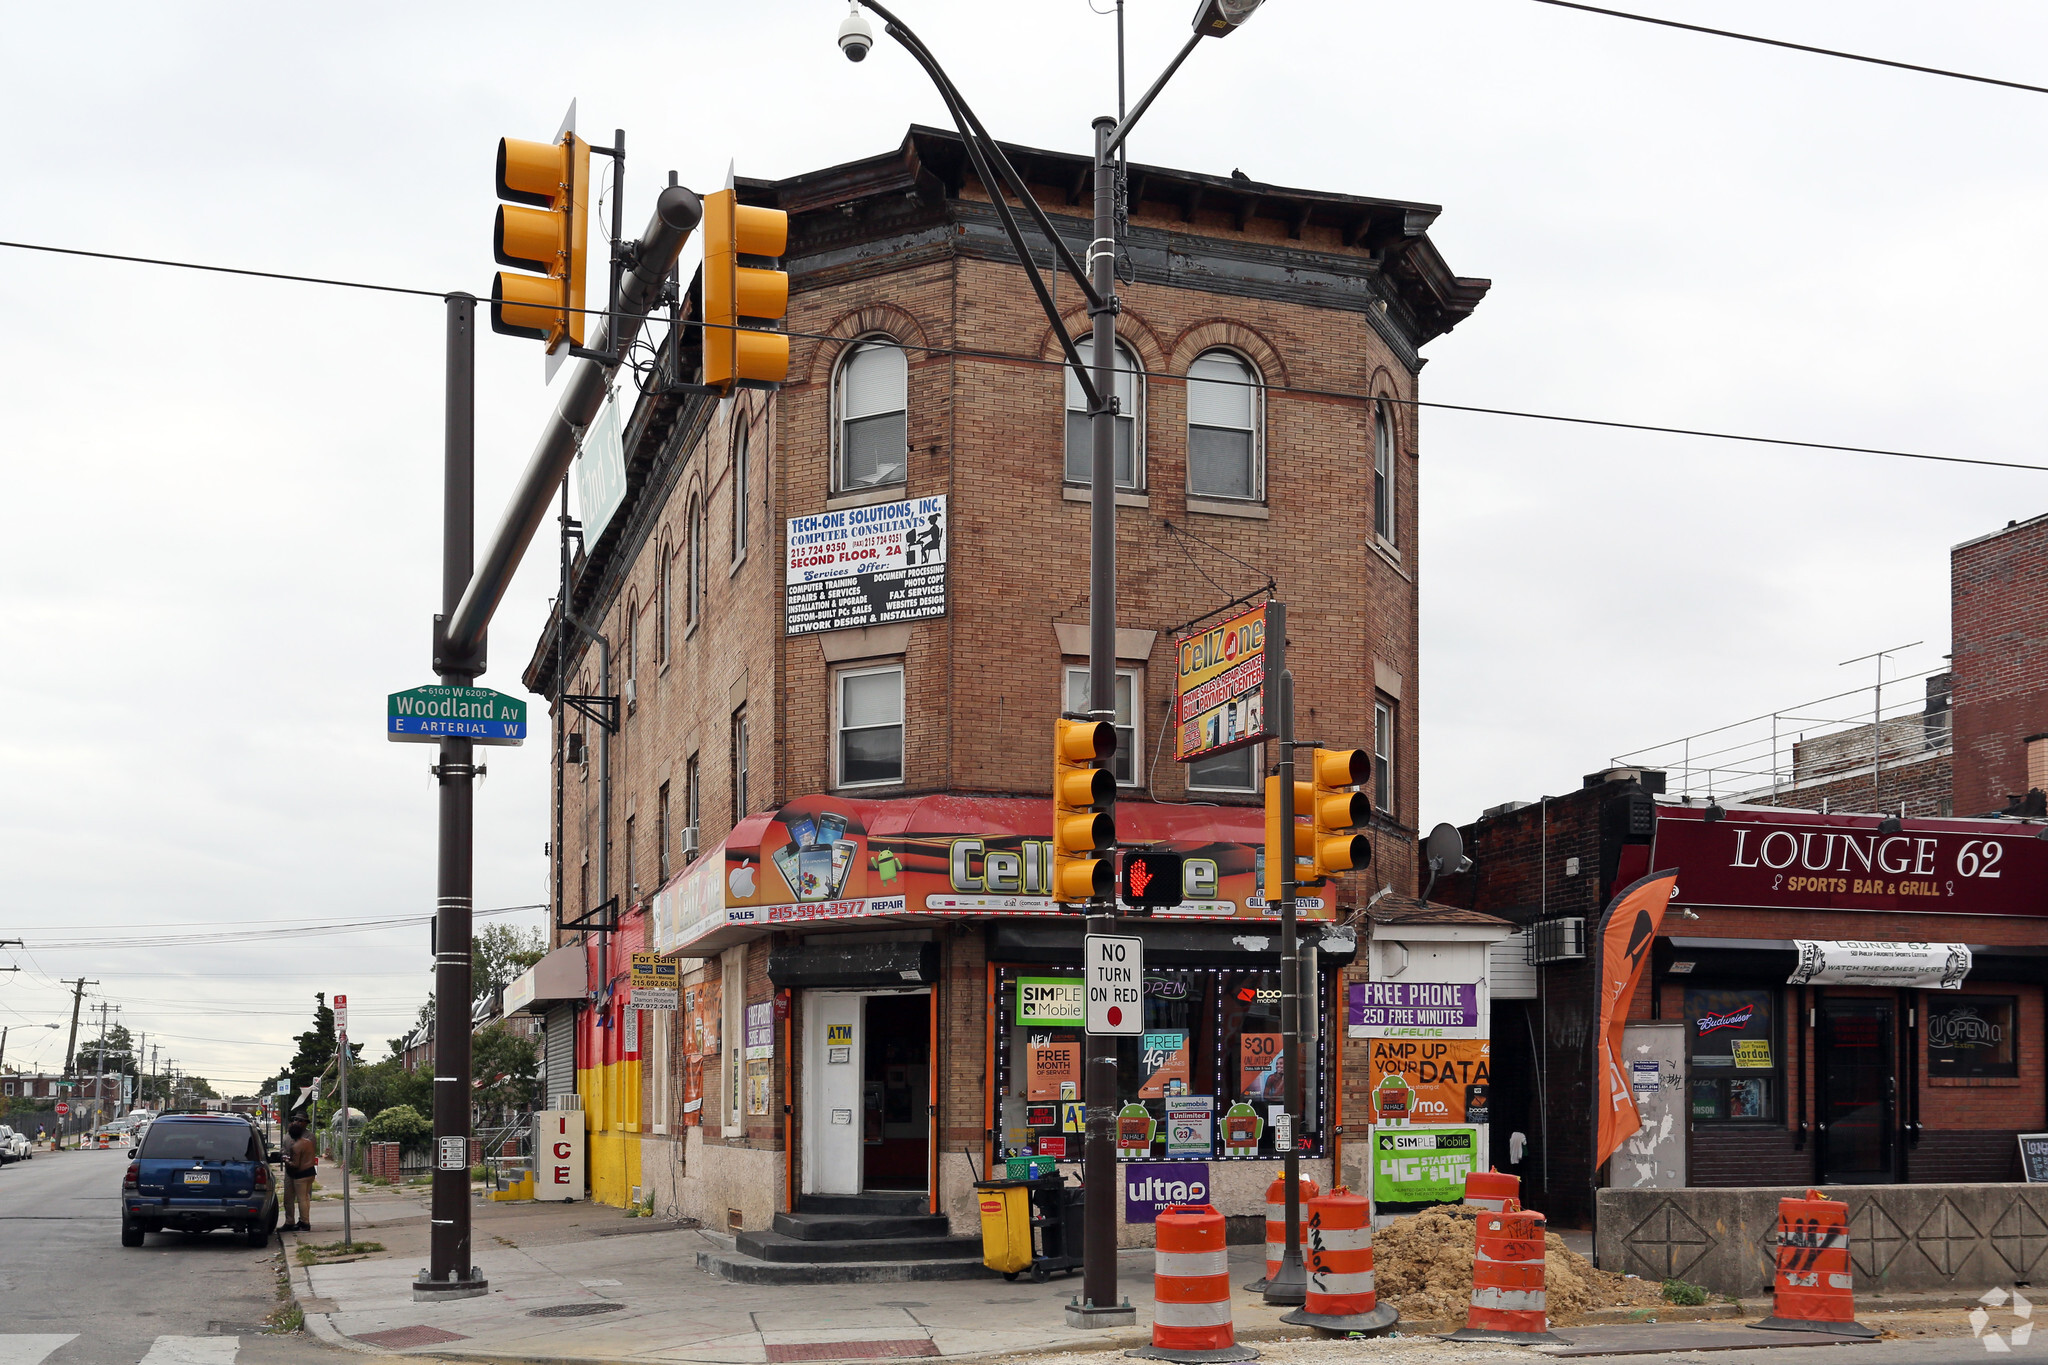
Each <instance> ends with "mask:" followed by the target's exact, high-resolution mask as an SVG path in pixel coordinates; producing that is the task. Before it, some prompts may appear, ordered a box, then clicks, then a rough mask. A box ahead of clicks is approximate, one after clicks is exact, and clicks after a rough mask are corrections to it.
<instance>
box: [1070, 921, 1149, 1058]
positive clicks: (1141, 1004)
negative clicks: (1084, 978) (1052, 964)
mask: <svg viewBox="0 0 2048 1365" xmlns="http://www.w3.org/2000/svg"><path fill="white" fill-rule="evenodd" d="M1082 959H1083V961H1084V962H1085V963H1086V965H1087V968H1088V1032H1090V1033H1092V1034H1110V1035H1113V1036H1129V1037H1132V1038H1136V1037H1139V1036H1141V1035H1142V1034H1143V1033H1144V1032H1145V941H1144V940H1143V939H1139V938H1123V937H1119V936H1117V935H1114V934H1089V935H1087V936H1086V937H1085V939H1084V940H1083V945H1082Z"/></svg>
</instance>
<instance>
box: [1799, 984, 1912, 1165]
mask: <svg viewBox="0 0 2048 1365" xmlns="http://www.w3.org/2000/svg"><path fill="white" fill-rule="evenodd" d="M1892 1019H1893V1012H1892V1002H1891V1001H1889V1000H1848V999H1832V1000H1823V1001H1821V1004H1820V1037H1819V1038H1818V1040H1817V1042H1818V1043H1819V1061H1820V1075H1819V1081H1820V1085H1819V1108H1820V1115H1819V1117H1820V1124H1821V1143H1820V1178H1821V1181H1822V1182H1823V1183H1825V1184H1836V1185H1883V1184H1886V1183H1889V1182H1890V1181H1892V1180H1893V1179H1894V1178H1895V1174H1894V1173H1895V1170H1896V1160H1897V1158H1896V1149H1895V1147H1894V1145H1893V1141H1892V1138H1893V1134H1894V1132H1895V1131H1896V1129H1897V1123H1896V1121H1895V1115H1894V1112H1893V1110H1894V1108H1895V1106H1896V1104H1897V1101H1898V1082H1897V1079H1896V1076H1895V1073H1894V1071H1893V1068H1892V1061H1893V1056H1894V1053H1895V1048H1894V1046H1893V1030H1892Z"/></svg>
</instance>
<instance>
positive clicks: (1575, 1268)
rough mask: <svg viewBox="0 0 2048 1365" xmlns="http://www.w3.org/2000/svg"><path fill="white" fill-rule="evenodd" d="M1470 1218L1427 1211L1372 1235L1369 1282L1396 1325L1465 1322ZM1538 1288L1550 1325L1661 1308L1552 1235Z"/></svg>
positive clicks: (1645, 1286)
mask: <svg viewBox="0 0 2048 1365" xmlns="http://www.w3.org/2000/svg"><path fill="white" fill-rule="evenodd" d="M1476 1234H1477V1222H1476V1220H1475V1218H1474V1215H1473V1212H1472V1211H1470V1210H1464V1209H1457V1208H1441V1209H1431V1210H1429V1211H1428V1212H1426V1213H1418V1214H1416V1215H1415V1216H1414V1217H1412V1218H1401V1219H1397V1220H1396V1221H1394V1222H1393V1223H1391V1224H1389V1225H1388V1226H1386V1227H1383V1228H1380V1229H1378V1230H1377V1231H1375V1232H1374V1233H1373V1236H1372V1245H1373V1278H1374V1281H1375V1288H1376V1290H1377V1291H1378V1294H1379V1297H1380V1301H1381V1302H1383V1303H1391V1304H1393V1305H1394V1306H1395V1307H1396V1308H1398V1309H1400V1310H1401V1316H1402V1317H1403V1318H1407V1319H1411V1320H1419V1319H1425V1318H1429V1319H1449V1320H1451V1321H1455V1322H1458V1323H1463V1322H1464V1321H1465V1314H1466V1311H1467V1310H1468V1309H1469V1308H1471V1306H1472V1246H1473V1242H1474V1240H1475V1238H1476ZM1543 1273H1544V1287H1545V1289H1546V1290H1547V1291H1548V1294H1549V1313H1550V1320H1551V1321H1552V1322H1553V1323H1569V1322H1573V1321H1576V1320H1577V1318H1578V1317H1579V1315H1580V1314H1582V1313H1585V1312H1586V1311H1587V1310H1589V1309H1593V1308H1618V1307H1644V1308H1651V1307H1655V1306H1656V1305H1658V1304H1660V1303H1662V1302H1663V1291H1662V1286H1660V1285H1655V1284H1652V1283H1650V1282H1649V1281H1648V1280H1631V1279H1626V1278H1624V1277H1622V1276H1620V1275H1614V1274H1610V1273H1608V1272H1607V1271H1604V1270H1596V1269H1594V1268H1593V1264H1592V1262H1590V1261H1588V1260H1587V1259H1586V1258H1585V1257H1583V1256H1581V1255H1579V1254H1578V1253H1577V1252H1575V1251H1571V1250H1569V1249H1567V1248H1566V1246H1565V1244H1564V1239H1563V1238H1562V1237H1559V1236H1558V1235H1557V1234H1556V1233H1554V1232H1553V1233H1551V1234H1549V1236H1548V1237H1546V1238H1545V1239H1544V1254H1543Z"/></svg>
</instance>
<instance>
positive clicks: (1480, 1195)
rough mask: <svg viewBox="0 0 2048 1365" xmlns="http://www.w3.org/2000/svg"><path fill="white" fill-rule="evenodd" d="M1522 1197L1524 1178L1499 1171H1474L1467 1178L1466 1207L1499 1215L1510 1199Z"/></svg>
mask: <svg viewBox="0 0 2048 1365" xmlns="http://www.w3.org/2000/svg"><path fill="white" fill-rule="evenodd" d="M1521 1197H1522V1177H1520V1176H1518V1175H1503V1174H1501V1173H1500V1172H1499V1171H1494V1170H1486V1171H1474V1172H1472V1174H1470V1175H1468V1176H1466V1177H1465V1207H1466V1208H1468V1209H1486V1210H1487V1211H1489V1212H1491V1213H1499V1212H1500V1211H1501V1210H1502V1209H1504V1208H1506V1207H1507V1201H1508V1200H1510V1199H1520V1198H1521Z"/></svg>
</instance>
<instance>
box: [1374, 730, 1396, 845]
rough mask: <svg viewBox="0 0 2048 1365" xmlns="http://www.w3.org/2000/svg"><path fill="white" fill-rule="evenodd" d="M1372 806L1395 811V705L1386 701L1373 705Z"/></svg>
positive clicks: (1383, 810) (1389, 812) (1385, 813)
mask: <svg viewBox="0 0 2048 1365" xmlns="http://www.w3.org/2000/svg"><path fill="white" fill-rule="evenodd" d="M1372 808H1373V809H1374V810H1376V811H1378V812H1379V813H1380V814H1382V815H1385V816H1389V817H1391V816H1392V815H1393V813H1394V707H1393V703H1391V702H1385V701H1375V702H1374V703H1373V705H1372Z"/></svg>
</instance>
